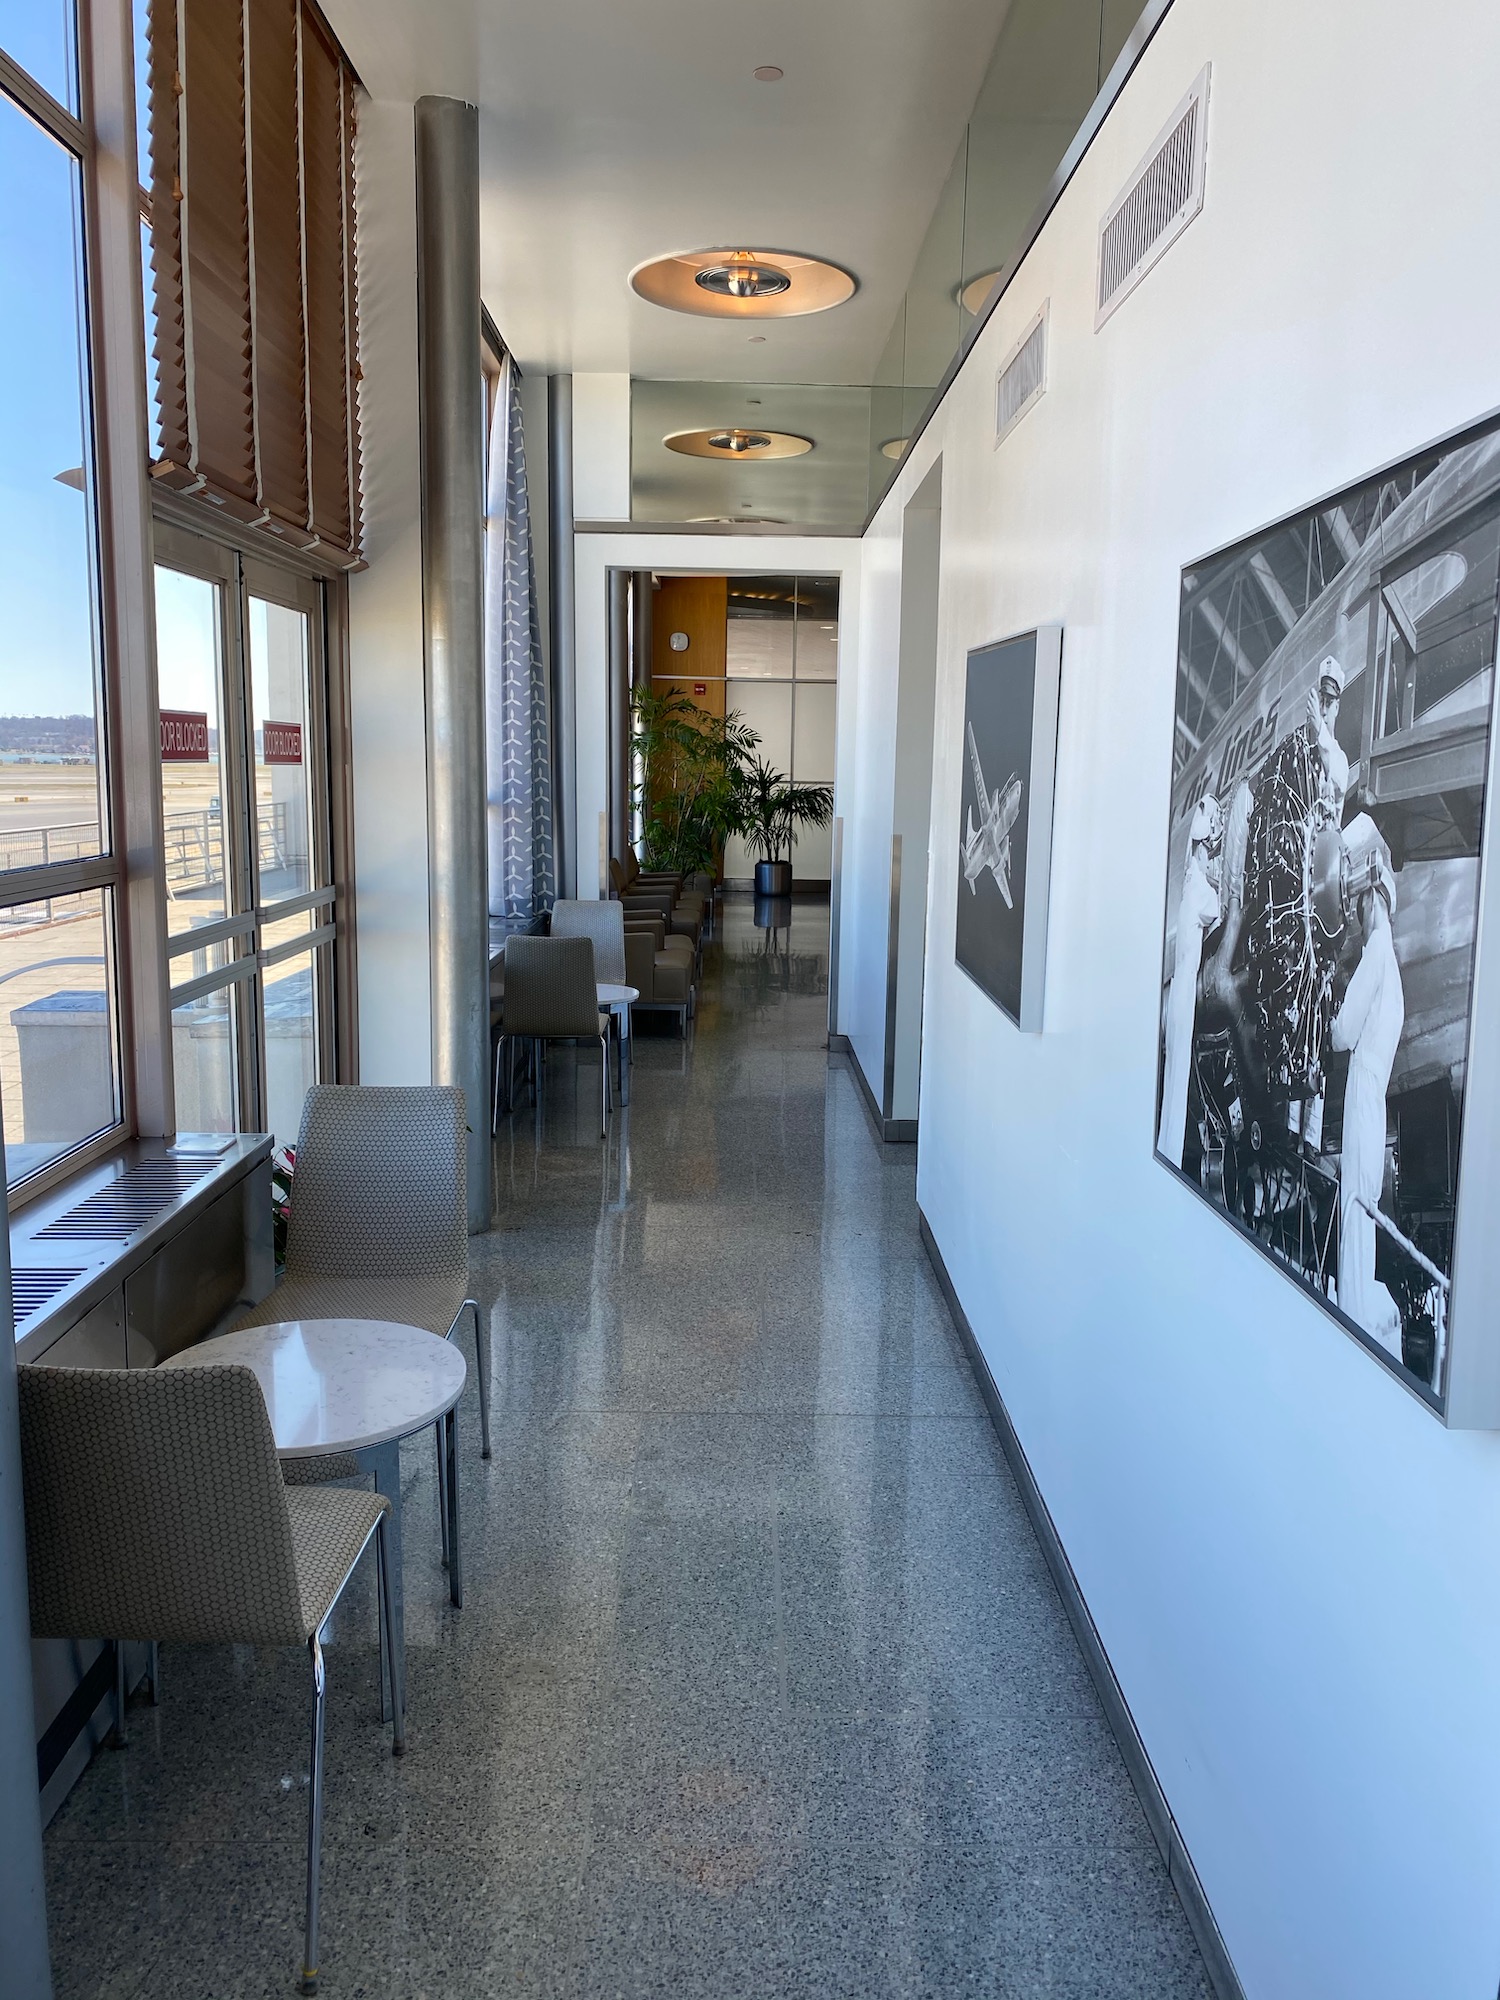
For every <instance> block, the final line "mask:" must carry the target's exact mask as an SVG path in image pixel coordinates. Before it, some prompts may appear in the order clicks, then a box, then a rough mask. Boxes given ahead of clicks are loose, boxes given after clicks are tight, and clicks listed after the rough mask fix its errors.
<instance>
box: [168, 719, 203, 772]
mask: <svg viewBox="0 0 1500 2000" xmlns="http://www.w3.org/2000/svg"><path fill="white" fill-rule="evenodd" d="M161 761H162V762H163V763H164V764H206V763H207V762H208V717H207V716H206V715H199V714H197V713H196V712H195V711H194V710H192V709H190V708H164V709H163V710H162V712H161Z"/></svg>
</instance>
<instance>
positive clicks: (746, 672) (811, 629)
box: [724, 576, 839, 881]
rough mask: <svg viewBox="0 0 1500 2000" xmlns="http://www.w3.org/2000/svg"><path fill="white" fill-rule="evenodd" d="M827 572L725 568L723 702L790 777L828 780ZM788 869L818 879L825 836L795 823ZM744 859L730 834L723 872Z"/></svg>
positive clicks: (835, 604) (743, 871)
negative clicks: (728, 571)
mask: <svg viewBox="0 0 1500 2000" xmlns="http://www.w3.org/2000/svg"><path fill="white" fill-rule="evenodd" d="M838 628H839V580H838V578H837V577H836V576H732V577H730V579H729V585H728V610H727V621H726V638H725V672H726V674H727V677H728V678H727V684H726V689H725V700H726V705H727V707H728V708H730V709H737V710H738V711H739V713H740V715H741V716H742V717H743V718H744V720H745V721H746V722H748V723H749V725H750V727H751V728H752V729H754V730H755V731H756V733H757V734H758V735H759V737H760V740H761V751H760V754H761V755H762V756H763V757H764V758H765V759H766V761H767V762H768V763H770V764H772V765H774V766H775V767H776V769H777V770H778V771H784V772H785V773H786V775H787V776H788V777H790V778H794V779H795V780H796V781H797V782H798V783H799V784H801V783H806V784H831V783H832V782H833V764H834V723H835V719H836V703H837V686H836V682H837V679H838V661H839V648H838V636H839V629H838ZM792 851H793V857H794V859H795V863H796V868H797V872H798V874H799V875H800V876H802V877H803V878H804V879H807V880H812V881H818V880H821V879H822V878H824V877H826V876H829V875H831V874H832V871H833V835H832V831H831V830H830V829H829V828H827V827H810V828H804V829H802V830H801V831H800V832H799V833H798V834H797V835H796V836H795V837H794V840H793V849H792ZM753 863H754V857H753V855H752V854H751V853H750V850H749V849H748V848H747V847H746V846H745V844H744V842H743V841H741V840H732V841H731V842H730V843H729V846H728V849H727V850H726V853H725V860H724V870H725V874H726V876H727V877H728V878H729V879H730V880H731V881H735V880H739V879H741V878H742V877H745V876H748V875H749V874H750V873H751V871H752V868H753Z"/></svg>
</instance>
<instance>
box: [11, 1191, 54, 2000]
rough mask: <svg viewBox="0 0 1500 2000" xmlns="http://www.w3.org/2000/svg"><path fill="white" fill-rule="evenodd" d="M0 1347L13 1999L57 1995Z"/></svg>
mask: <svg viewBox="0 0 1500 2000" xmlns="http://www.w3.org/2000/svg"><path fill="white" fill-rule="evenodd" d="M4 1214H5V1204H4V1202H3V1201H0V1217H3V1216H4ZM0 1311H3V1313H4V1314H5V1321H4V1323H5V1325H6V1326H7V1327H9V1326H10V1325H11V1324H12V1318H11V1296H10V1234H9V1231H8V1230H7V1231H6V1232H5V1235H4V1237H3V1238H0ZM0 1350H3V1351H0V1938H3V1939H4V1948H5V1991H6V1993H7V1994H9V1995H12V1996H13V2000H51V1996H52V1972H51V1968H50V1966H49V1964H48V1960H47V1904H46V1899H45V1895H44V1891H43V1886H42V1814H41V1799H40V1795H39V1793H38V1791H37V1769H36V1712H35V1710H34V1709H33V1707H32V1702H31V1614H30V1610H29V1607H28V1604H27V1592H26V1524H25V1519H24V1517H23V1515H22V1512H21V1432H20V1425H19V1422H18V1419H17V1410H16V1348H15V1342H14V1341H13V1340H4V1341H0Z"/></svg>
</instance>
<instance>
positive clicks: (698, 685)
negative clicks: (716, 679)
mask: <svg viewBox="0 0 1500 2000" xmlns="http://www.w3.org/2000/svg"><path fill="white" fill-rule="evenodd" d="M693 693H694V694H707V693H708V682H707V681H694V682H693Z"/></svg>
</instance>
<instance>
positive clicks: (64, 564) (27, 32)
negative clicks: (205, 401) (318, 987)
mask: <svg viewBox="0 0 1500 2000" xmlns="http://www.w3.org/2000/svg"><path fill="white" fill-rule="evenodd" d="M0 50H3V58H4V59H3V60H0V190H3V199H0V299H4V301H5V306H4V308H3V310H0V379H3V380H4V382H5V384H6V385H7V386H6V395H5V400H4V415H3V417H0V606H3V618H0V1101H3V1110H4V1121H5V1163H6V1180H7V1183H8V1185H10V1186H11V1187H14V1186H16V1185H17V1184H18V1183H21V1182H24V1181H26V1180H27V1179H28V1178H30V1177H32V1176H34V1175H36V1174H38V1173H40V1172H42V1171H43V1170H45V1169H46V1168H48V1167H49V1166H51V1165H52V1164H53V1163H54V1162H56V1161H58V1160H59V1159H60V1158H61V1157H62V1156H64V1155H66V1154H69V1153H72V1152H73V1151H75V1150H76V1149H77V1148H79V1147H81V1146H85V1145H87V1144H88V1142H89V1141H90V1140H94V1139H98V1138H99V1137H100V1135H102V1134H109V1133H111V1132H112V1131H114V1130H115V1129H116V1128H118V1127H119V1126H120V1125H121V1123H122V1121H123V1120H124V1119H125V1118H126V1116H127V1107H126V1104H125V1101H124V1099H125V1085H124V1082H123V1077H122V1068H121V1060H120V1043H121V1032H120V1010H119V1001H118V991H119V989H118V983H117V980H116V978H115V965H116V927H117V924H118V921H119V908H118V903H119V889H120V870H119V864H118V862H117V859H116V852H115V845H116V844H115V840H114V837H113V833H112V828H111V819H110V811H109V798H110V787H109V783H108V777H107V771H108V765H107V752H108V748H109V731H108V728H107V726H106V718H105V711H104V704H103V700H102V686H103V676H102V673H101V616H100V575H99V562H98V532H97V519H98V509H97V497H96V488H95V471H94V460H95V452H94V427H93V416H92V409H93V396H92V388H91V354H90V340H89V331H88V312H87V301H88V286H87V274H88V268H89V261H90V257H91V254H92V251H93V247H94V246H93V245H92V244H91V243H90V241H89V240H88V233H87V230H86V228H85V221H84V218H85V207H86V205H85V200H84V182H83V163H84V157H85V151H86V146H85V135H84V130H83V127H82V126H81V125H80V123H79V122H78V118H77V116H76V107H77V105H78V102H79V94H78V88H77V73H78V72H77V60H76V53H75V47H74V28H73V15H72V10H71V7H70V6H68V5H66V4H63V0H52V4H50V5H48V6H37V7H20V6H15V5H6V6H4V7H3V9H0Z"/></svg>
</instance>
